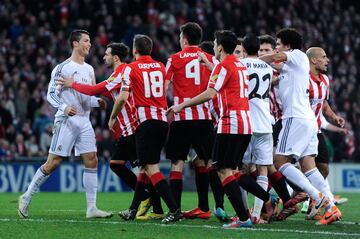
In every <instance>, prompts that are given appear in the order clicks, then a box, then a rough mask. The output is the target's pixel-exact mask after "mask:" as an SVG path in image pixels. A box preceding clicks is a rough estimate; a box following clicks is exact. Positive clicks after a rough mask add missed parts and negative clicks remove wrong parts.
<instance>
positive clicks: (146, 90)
mask: <svg viewBox="0 0 360 239" xmlns="http://www.w3.org/2000/svg"><path fill="white" fill-rule="evenodd" d="M122 74H123V78H124V82H123V85H122V87H121V90H122V91H129V92H130V95H132V96H133V99H134V105H135V108H136V109H137V115H138V118H139V121H140V123H142V122H144V121H146V120H150V119H154V120H161V121H165V122H167V118H166V109H167V103H166V92H165V80H164V78H165V67H164V65H163V64H162V63H161V62H158V61H155V60H153V59H152V58H151V56H140V57H139V58H138V59H137V60H136V61H134V62H132V63H130V64H129V65H127V66H126V68H125V69H124V71H123V73H122Z"/></svg>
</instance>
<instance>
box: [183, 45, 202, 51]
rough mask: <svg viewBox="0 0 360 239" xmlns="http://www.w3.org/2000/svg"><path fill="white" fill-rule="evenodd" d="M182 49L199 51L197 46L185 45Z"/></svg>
mask: <svg viewBox="0 0 360 239" xmlns="http://www.w3.org/2000/svg"><path fill="white" fill-rule="evenodd" d="M183 51H200V48H199V46H186V47H185V48H184V50H183Z"/></svg>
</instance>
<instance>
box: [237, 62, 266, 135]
mask: <svg viewBox="0 0 360 239" xmlns="http://www.w3.org/2000/svg"><path fill="white" fill-rule="evenodd" d="M241 62H243V63H244V65H245V66H246V69H247V72H248V74H249V104H250V119H251V125H252V128H253V131H254V132H257V133H271V132H272V127H271V114H270V102H269V90H270V84H271V79H272V74H273V70H272V68H271V66H270V65H268V64H267V63H265V62H264V61H262V60H260V59H257V58H245V59H242V60H241Z"/></svg>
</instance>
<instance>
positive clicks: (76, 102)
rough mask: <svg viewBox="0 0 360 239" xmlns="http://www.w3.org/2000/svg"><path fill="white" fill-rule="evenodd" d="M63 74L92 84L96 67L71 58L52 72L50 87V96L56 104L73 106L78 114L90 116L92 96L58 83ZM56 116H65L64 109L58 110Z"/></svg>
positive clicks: (77, 80)
mask: <svg viewBox="0 0 360 239" xmlns="http://www.w3.org/2000/svg"><path fill="white" fill-rule="evenodd" d="M61 76H65V77H73V78H74V81H75V82H78V83H81V84H86V85H92V84H93V79H95V76H94V69H93V68H92V66H90V65H89V64H87V63H83V64H79V63H76V62H74V61H72V60H70V59H68V60H66V61H64V62H62V63H61V64H59V65H57V66H56V67H55V68H54V69H53V71H52V73H51V81H50V84H49V89H48V98H50V101H52V102H55V103H56V104H63V105H67V106H73V107H75V108H76V111H77V115H85V116H89V114H90V109H91V96H88V95H85V94H82V93H79V92H77V91H75V90H74V89H72V88H62V87H61V86H58V85H56V80H57V79H58V78H60V77H61ZM55 116H56V117H61V116H65V115H64V110H63V109H62V110H58V112H57V113H56V115H55Z"/></svg>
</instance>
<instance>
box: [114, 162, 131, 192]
mask: <svg viewBox="0 0 360 239" xmlns="http://www.w3.org/2000/svg"><path fill="white" fill-rule="evenodd" d="M110 169H111V170H112V171H113V172H114V173H115V174H116V175H117V176H118V177H119V178H120V179H121V180H123V181H124V182H125V183H126V185H128V186H129V188H131V189H132V190H135V187H136V181H137V177H136V175H135V174H134V173H133V172H132V171H131V170H130V169H128V168H127V167H126V166H125V165H124V164H118V163H112V162H110Z"/></svg>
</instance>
